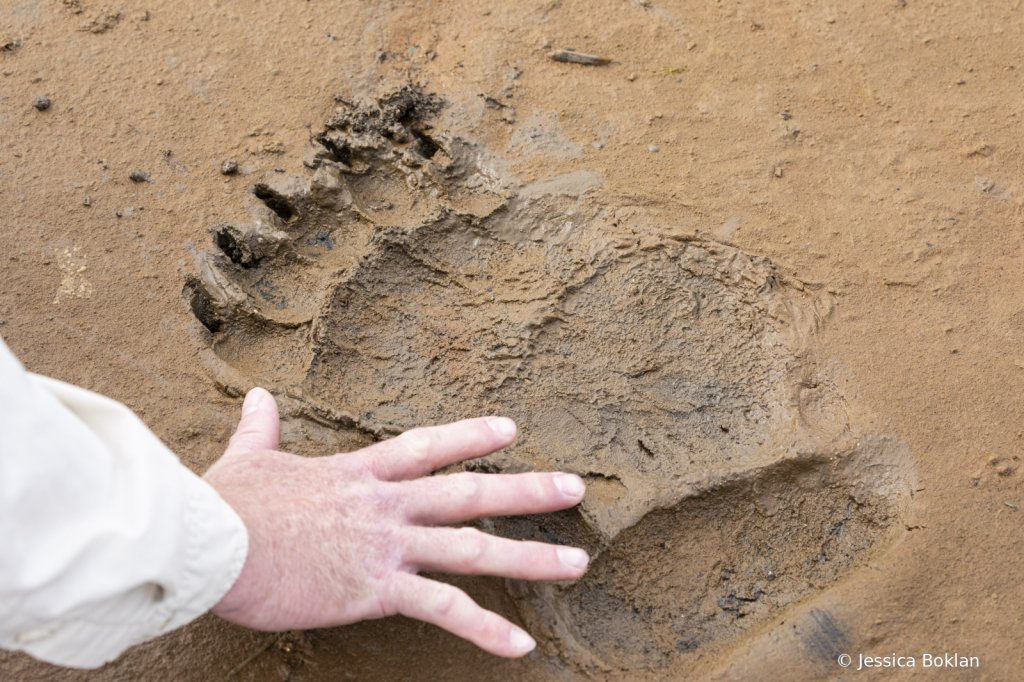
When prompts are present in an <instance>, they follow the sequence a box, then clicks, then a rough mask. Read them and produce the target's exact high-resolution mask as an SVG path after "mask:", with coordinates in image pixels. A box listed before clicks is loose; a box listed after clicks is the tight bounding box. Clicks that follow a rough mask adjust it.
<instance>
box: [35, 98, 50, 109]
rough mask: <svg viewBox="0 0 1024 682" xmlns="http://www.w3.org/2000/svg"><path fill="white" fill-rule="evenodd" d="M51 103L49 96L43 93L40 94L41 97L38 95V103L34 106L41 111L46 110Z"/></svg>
mask: <svg viewBox="0 0 1024 682" xmlns="http://www.w3.org/2000/svg"><path fill="white" fill-rule="evenodd" d="M50 104H51V102H50V98H49V97H43V96H42V95H40V96H39V97H36V103H35V104H33V105H32V106H34V107H35V108H36V109H38V110H39V111H46V110H47V109H49V108H50Z"/></svg>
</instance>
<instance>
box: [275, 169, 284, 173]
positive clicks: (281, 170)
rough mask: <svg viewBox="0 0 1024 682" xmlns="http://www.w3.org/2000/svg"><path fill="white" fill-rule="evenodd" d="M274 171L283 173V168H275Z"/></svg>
mask: <svg viewBox="0 0 1024 682" xmlns="http://www.w3.org/2000/svg"><path fill="white" fill-rule="evenodd" d="M274 172H275V173H284V168H275V169H274Z"/></svg>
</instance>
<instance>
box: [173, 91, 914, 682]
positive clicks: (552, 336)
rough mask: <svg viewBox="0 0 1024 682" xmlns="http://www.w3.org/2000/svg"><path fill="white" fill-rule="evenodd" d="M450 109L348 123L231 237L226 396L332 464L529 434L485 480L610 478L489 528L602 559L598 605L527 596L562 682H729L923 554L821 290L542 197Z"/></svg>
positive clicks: (582, 177) (379, 105)
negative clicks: (707, 681) (859, 569)
mask: <svg viewBox="0 0 1024 682" xmlns="http://www.w3.org/2000/svg"><path fill="white" fill-rule="evenodd" d="M443 108H444V103H443V101H442V100H440V98H438V97H436V96H434V95H430V94H426V93H423V92H420V91H418V90H414V89H411V88H405V89H401V90H397V91H392V92H388V93H385V94H384V95H382V96H380V97H378V98H377V99H376V100H375V101H366V102H361V103H348V102H342V106H340V107H339V108H338V109H337V110H336V112H335V114H334V116H332V117H331V118H330V120H328V121H327V123H326V125H325V126H324V128H323V130H322V131H321V132H319V133H318V134H316V135H315V136H314V137H313V140H312V146H311V147H310V149H308V150H307V152H306V156H305V165H306V166H307V168H308V169H309V171H311V172H310V173H306V174H304V175H295V176H283V175H281V174H278V173H268V174H267V175H266V176H265V177H264V178H263V179H262V180H260V181H258V182H256V183H255V184H254V185H253V186H252V188H251V192H250V195H249V198H248V199H247V202H248V208H249V210H250V212H251V214H252V217H253V219H252V221H251V222H249V223H242V224H222V225H217V226H214V227H213V228H212V229H211V243H210V246H209V247H208V248H207V249H206V250H205V251H203V252H201V253H200V254H199V257H198V268H197V269H198V276H193V277H190V278H189V279H188V281H187V283H186V285H185V288H184V291H183V294H182V296H183V300H184V303H185V305H187V306H188V308H189V310H191V312H192V313H193V315H194V318H195V324H194V325H193V328H192V329H191V334H192V336H193V338H194V340H195V343H196V345H197V347H198V348H199V349H200V356H201V357H202V359H203V362H204V364H205V366H206V368H207V370H208V372H209V374H210V376H211V377H212V378H213V380H214V381H215V382H216V383H217V386H218V387H219V388H220V389H221V391H223V392H224V393H226V394H228V395H229V396H232V397H237V396H240V395H242V394H244V392H245V391H247V390H248V389H249V388H251V387H252V386H255V385H260V386H264V387H266V388H268V389H270V390H272V391H273V392H274V393H275V395H277V396H278V398H279V401H280V403H281V405H282V410H283V414H284V417H285V419H284V424H283V433H284V439H285V441H286V443H288V444H289V445H290V446H292V447H293V449H296V450H298V451H303V449H304V448H305V449H306V451H308V452H310V453H313V452H320V453H322V452H324V451H325V448H328V449H333V450H331V451H347V450H351V449H354V448H357V447H360V446H362V445H366V444H368V443H371V442H374V441H376V440H380V439H383V438H388V437H392V436H394V435H396V434H398V433H401V432H402V431H404V430H406V429H409V428H413V427H415V426H418V425H424V424H431V423H443V422H448V421H452V420H456V419H460V418H464V417H469V416H474V415H480V414H503V415H507V416H510V417H512V418H514V419H516V421H517V422H518V423H519V425H520V436H519V438H518V440H517V442H516V443H515V444H514V445H513V446H512V447H510V448H508V449H507V450H505V451H503V452H501V453H497V454H495V455H492V456H490V457H487V458H483V459H480V460H476V461H473V462H470V463H467V464H465V465H464V467H465V468H467V469H471V470H477V471H484V472H520V471H531V470H562V471H571V472H575V473H578V474H579V475H581V476H583V477H584V478H585V479H586V480H587V482H588V486H589V488H588V495H587V498H586V500H585V501H584V502H583V503H582V504H581V505H580V506H579V507H578V508H576V509H574V510H570V511H567V512H561V513H558V514H551V515H545V516H540V517H524V518H514V519H495V520H489V521H483V522H481V527H483V528H484V529H485V530H488V531H490V532H494V533H498V534H501V535H505V536H508V537H515V538H530V539H539V540H542V541H547V542H555V543H564V544H574V545H579V546H583V547H585V548H586V549H587V550H588V551H589V552H590V553H591V556H592V557H593V559H592V566H591V569H590V571H589V572H588V573H587V575H586V576H585V577H584V578H582V579H581V580H579V581H577V582H575V583H567V584H527V583H520V582H517V581H509V582H508V583H507V590H508V592H509V595H510V596H511V597H512V598H513V600H514V603H515V604H516V607H517V610H518V613H519V616H520V618H521V619H522V621H523V622H524V623H525V624H526V625H527V627H528V628H530V630H531V631H532V632H534V633H535V634H536V635H539V638H540V639H539V641H540V651H539V655H540V656H541V657H542V658H544V659H545V660H546V661H547V662H548V663H549V664H550V665H551V666H553V667H554V668H555V669H557V670H560V671H562V673H563V674H570V675H573V674H576V673H581V674H587V675H594V674H601V673H614V672H617V671H619V672H621V671H630V670H639V669H644V670H649V671H654V672H657V671H659V670H660V671H671V670H673V669H676V668H677V667H678V666H691V662H690V659H691V657H693V656H694V653H695V652H697V651H699V652H701V654H702V655H701V661H702V662H703V663H702V665H708V664H709V661H713V660H717V659H718V658H719V656H720V655H721V654H724V653H725V652H726V651H728V649H729V647H730V646H731V645H733V644H735V643H736V642H737V641H739V640H740V639H741V638H742V637H743V636H744V635H746V634H748V633H750V632H753V631H754V630H756V628H758V627H759V626H762V625H764V624H765V623H768V622H770V621H771V620H772V619H773V618H776V617H778V616H779V615H780V614H781V613H783V612H784V611H785V609H786V608H787V607H789V606H792V605H794V604H797V603H799V602H801V600H803V599H804V598H805V597H807V596H808V595H810V594H811V593H812V592H816V591H820V590H821V589H822V588H827V587H828V586H829V585H831V584H833V583H835V582H836V581H838V580H840V579H841V578H842V577H843V575H844V574H846V572H847V571H849V570H850V569H851V568H853V567H855V566H858V565H860V564H862V563H863V562H864V561H866V560H867V559H868V558H869V557H873V556H878V555H880V554H881V553H884V552H885V550H886V549H887V548H888V547H890V546H892V544H893V543H895V542H896V541H897V540H898V539H899V538H900V536H901V535H902V534H903V533H904V532H905V530H904V528H905V524H904V521H905V519H906V518H908V513H909V505H910V495H911V482H912V479H913V476H914V474H913V470H912V466H911V464H910V459H909V456H908V452H907V448H906V447H905V446H904V445H902V444H901V443H900V442H899V441H898V439H897V438H895V437H894V436H893V435H892V434H883V433H873V432H869V431H864V430H863V429H861V428H859V427H858V426H857V424H858V420H857V419H856V416H855V415H856V413H857V407H856V406H855V405H850V404H849V403H848V402H847V400H846V399H845V398H844V397H843V396H842V395H841V393H840V392H839V390H838V389H837V388H836V386H835V385H834V383H833V380H832V378H831V377H830V375H829V373H828V372H826V371H824V370H822V369H821V366H820V362H819V359H818V354H819V353H818V351H817V350H816V347H815V333H816V330H817V329H818V327H819V325H821V324H822V323H823V321H824V320H825V319H826V318H827V317H828V316H829V314H830V312H831V310H832V296H831V294H830V293H829V292H828V291H827V289H826V288H825V287H824V286H823V285H820V284H816V285H812V284H810V283H805V282H801V281H799V280H797V279H795V278H793V277H790V276H786V275H785V274H784V273H783V272H782V271H781V270H779V269H778V268H776V267H775V266H774V265H773V264H772V262H770V261H769V260H768V259H766V258H763V257H759V256H756V255H752V254H748V253H744V252H743V251H741V250H739V249H737V248H734V247H732V246H729V245H726V244H722V243H718V242H715V241H713V240H711V239H709V238H708V237H707V236H706V235H701V234H699V233H696V232H687V231H684V230H679V231H676V232H673V231H671V230H669V231H668V234H670V235H671V236H670V237H666V238H655V237H651V236H649V235H646V234H644V235H639V234H637V233H636V232H635V231H634V230H632V229H631V225H630V221H631V219H632V218H634V217H635V216H634V215H632V214H629V213H626V212H624V211H621V210H619V204H620V200H619V198H617V197H616V196H614V195H613V194H612V193H609V192H605V191H603V190H602V189H601V187H600V186H601V179H600V177H599V176H596V175H595V174H593V173H589V172H587V171H577V172H575V173H572V174H569V175H566V176H558V177H555V178H551V179H547V180H544V181H541V182H538V183H535V184H532V185H524V184H523V183H520V182H518V181H517V179H516V178H515V177H514V176H513V175H512V174H511V173H510V172H509V171H508V167H507V164H505V162H504V161H503V159H502V158H501V157H500V156H498V155H495V154H492V153H491V152H489V151H488V150H487V149H486V148H484V146H483V145H481V144H480V143H479V142H477V141H475V140H473V139H470V138H469V137H467V136H460V135H456V134H453V133H443V134H442V133H437V132H436V131H435V130H434V128H433V126H432V124H431V121H432V118H433V117H434V116H436V115H437V114H438V112H440V111H441V110H442V109H443Z"/></svg>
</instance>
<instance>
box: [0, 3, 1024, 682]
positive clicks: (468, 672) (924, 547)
mask: <svg viewBox="0 0 1024 682" xmlns="http://www.w3.org/2000/svg"><path fill="white" fill-rule="evenodd" d="M1022 13H1024V9H1022V8H1021V7H1020V3H1019V2H1018V3H1013V2H1007V3H984V4H983V5H981V6H979V5H977V4H974V3H942V4H932V3H925V2H915V1H913V0H907V2H903V1H902V0H900V1H899V2H890V1H888V0H887V1H886V2H880V3H869V4H864V5H857V6H854V5H852V4H850V3H829V2H825V3H815V2H810V3H797V2H792V3H791V2H782V3H751V4H747V3H727V2H717V3H715V2H701V3H686V2H650V1H647V0H634V1H631V2H630V1H625V0H622V1H611V2H601V3H584V2H575V1H571V0H565V1H560V0H547V1H545V2H531V1H527V2H519V3H479V2H451V3H443V4H442V3H436V2H420V3H412V2H405V3H403V2H390V3H387V2H354V1H353V2H326V1H324V0H312V1H309V2H298V1H292V0H290V1H288V2H279V3H265V2H259V3H256V2H216V1H215V2H177V3H173V4H166V5H160V4H153V5H147V4H146V3H142V2H136V1H135V0H126V1H125V2H123V3H122V4H120V5H118V6H116V7H114V6H113V5H103V4H102V3H98V2H91V0H75V1H72V0H63V1H57V0H42V1H39V2H18V1H16V0H3V1H2V2H0V47H2V50H0V73H2V75H0V258H2V269H0V335H2V336H3V337H4V338H5V340H6V341H7V343H8V344H9V345H10V347H11V349H12V350H13V351H14V352H15V353H16V354H17V355H18V356H19V357H20V358H21V359H22V360H23V362H24V363H25V364H26V366H27V367H28V368H29V369H30V370H32V371H36V372H40V373H43V374H48V375H51V376H54V377H57V378H59V379H62V380H65V381H69V382H73V383H76V384H79V385H82V386H84V387H86V388H89V389H92V390H95V391H98V392H101V393H104V394H106V395H110V396H112V397H114V398H116V399H118V400H121V401H123V402H124V403H126V404H127V405H129V406H130V407H131V408H133V409H134V410H135V411H136V412H138V413H139V414H140V415H141V416H142V418H143V419H144V420H145V421H146V423H147V424H149V426H150V427H151V428H152V429H153V430H154V431H155V432H156V433H157V434H158V435H159V436H160V437H161V438H162V439H163V440H164V441H165V442H166V443H168V445H169V446H170V447H171V448H172V449H174V450H175V451H176V452H177V453H179V455H180V456H181V458H182V460H183V461H184V462H185V463H187V464H188V465H189V466H190V467H192V468H193V469H194V470H196V471H197V472H202V471H204V470H205V469H206V468H207V467H208V466H209V465H210V464H211V463H212V462H213V461H214V460H215V459H216V458H217V456H218V454H219V452H220V451H221V450H222V448H223V446H224V444H225V442H226V440H227V438H228V436H229V435H230V433H231V430H232V427H233V424H234V422H235V419H236V415H237V413H238V409H239V405H240V402H241V396H242V395H243V394H244V393H245V391H246V390H248V389H249V388H251V387H253V386H256V385H260V386H264V387H266V388H268V389H270V390H271V391H273V392H274V394H275V395H276V396H277V398H278V401H279V403H280V405H281V407H282V412H283V416H284V424H283V441H284V442H283V447H284V448H285V449H290V450H292V451H295V452H299V453H302V454H305V455H309V456H317V455H323V454H329V453H332V452H338V451H340V452H345V451H349V450H353V449H356V448H359V447H362V446H363V445H366V444H369V443H372V442H374V441H376V440H380V439H383V438H389V437H392V436H393V435H395V434H397V433H401V432H402V431H403V430H405V429H408V428H411V427H413V426H416V425H422V424H428V423H440V422H445V421H451V420H454V419H459V418H463V417H467V416H473V415H479V414H504V415H508V416H510V417H513V418H515V419H516V420H517V422H518V423H519V425H520V437H519V438H518V440H517V442H516V443H515V444H514V445H513V446H512V447H510V448H508V449H507V450H506V451H503V452H501V453H497V454H495V455H493V456H491V457H487V458H483V459H481V460H476V461H473V462H470V463H467V464H466V465H464V466H465V468H468V469H472V470H477V471H484V472H503V471H504V472H518V471H530V470H554V469H558V470H563V471H572V472H576V473H578V474H580V475H581V476H583V477H584V478H585V479H586V480H587V483H588V495H587V499H586V500H585V501H584V502H583V504H581V505H580V506H579V507H578V508H576V509H574V510H570V511H567V512H562V513H558V514H551V515H546V516H541V517H525V518H515V519H494V520H490V521H484V522H481V524H480V526H481V527H482V528H483V529H485V530H488V531H489V532H493V533H497V534H500V535H505V536H508V537H516V538H531V539H539V540H544V541H549V542H559V543H569V544H576V545H580V546H583V547H586V548H587V549H588V551H590V553H591V556H592V557H593V561H592V565H591V568H590V570H589V572H588V573H587V575H586V576H585V577H584V578H582V579H581V580H579V581H577V582H575V583H564V584H563V583H554V584H527V583H520V582H517V581H504V580H498V579H490V578H472V579H468V578H453V579H452V580H454V582H456V583H457V584H459V585H461V586H463V587H464V588H465V589H467V590H468V591H470V593H471V594H472V595H473V596H474V597H476V598H477V599H478V600H479V601H480V602H481V603H483V604H484V605H486V606H487V607H489V608H492V609H495V610H497V611H500V612H501V613H503V614H505V615H507V616H508V617H510V618H512V619H514V620H516V621H517V622H519V623H521V624H522V625H524V627H526V628H528V629H529V630H530V631H531V632H532V633H533V634H534V635H535V636H536V637H537V638H538V642H539V646H538V649H537V651H536V652H535V653H533V654H531V655H530V656H529V657H527V658H526V659H522V660H518V661H505V660H500V659H497V658H494V657H491V656H489V655H487V654H484V653H482V652H480V651H478V650H477V649H475V647H473V646H472V645H470V644H467V643H464V642H461V641H459V640H457V639H455V638H454V637H452V636H450V635H448V634H447V633H445V632H443V631H440V630H438V629H436V628H434V627H433V626H429V625H424V624H420V623H417V622H414V621H409V620H406V619H402V618H390V619H385V620H381V621H376V622H368V623H363V624H359V625H355V626H349V627H344V628H336V629H328V630H319V631H306V632H291V633H284V634H273V635H268V634H266V633H257V632H251V631H247V630H244V629H241V628H237V627H234V626H231V625H228V624H226V623H223V622H221V621H219V620H217V619H215V618H213V617H205V618H202V619H200V620H199V621H198V622H196V623H194V624H193V625H191V626H189V627H187V628H183V629H181V630H179V631H176V632H174V633H172V634H170V635H167V636H165V637H163V638H161V639H158V640H156V641H153V642H150V643H147V644H145V645H143V646H140V647H137V648H135V649H133V650H131V651H129V652H128V653H127V654H125V655H124V656H123V657H122V658H120V659H119V660H118V661H115V662H114V663H111V664H109V665H107V666H106V667H104V668H103V669H101V670H98V671H67V670H59V669H56V668H53V667H50V666H46V665H44V664H41V663H38V662H35V661H33V660H32V659H30V658H29V657H27V656H24V655H21V654H10V653H0V678H2V679H4V680H8V679H10V680H103V681H108V680H109V681H114V680H142V679H144V680H239V681H242V680H251V681H260V682H264V681H266V682H270V681H283V680H292V681H293V682H298V681H302V680H309V681H314V680H325V681H326V680H349V679H351V680H371V681H373V680H389V681H391V680H443V679H444V680H447V679H462V680H699V679H706V680H761V679H764V680H778V679H786V680H805V679H807V680H810V679H836V680H841V679H843V680H849V679H854V678H855V677H856V678H857V679H862V678H863V679H903V678H908V679H910V678H914V679H916V678H923V677H928V678H929V679H985V680H1012V679H1017V678H1018V677H1019V671H1020V670H1021V669H1022V665H1024V660H1022V653H1021V652H1022V648H1021V646H1020V645H1021V634H1020V623H1021V622H1022V621H1024V588H1022V587H1021V585H1022V584H1024V570H1022V562H1021V555H1022V552H1024V547H1022V545H1021V522H1022V519H1024V514H1022V512H1024V509H1022V510H1021V511H1018V509H1019V508H1020V507H1021V506H1024V496H1022V495H1021V483H1020V481H1021V472H1020V471H1019V466H1020V456H1021V454H1024V423H1022V419H1021V417H1022V412H1024V400H1022V395H1024V296H1022V295H1021V294H1020V291H1021V286H1022V279H1024V273H1022V269H1021V251H1022V241H1024V220H1022V214H1024V211H1022V207H1024V193H1022V192H1024V188H1022V187H1021V186H1020V183H1021V177H1022V175H1021V170H1022V164H1021V160H1022V157H1021V141H1022V139H1024V136H1022V132H1024V131H1022V126H1021V118H1022V117H1024V96H1022V95H1024V92H1022V79H1021V70H1022V69H1024V60H1022V54H1021V48H1020V40H1019V37H1020V35H1022V33H1024V19H1022V16H1024V14H1022ZM563 49H565V50H575V51H578V52H581V53H585V54H590V55H595V56H598V57H600V58H602V59H601V61H603V60H605V59H607V60H608V63H606V64H579V63H566V62H564V61H557V60H554V59H550V58H549V57H548V56H547V55H548V53H550V52H553V51H555V50H563ZM40 97H42V98H47V99H48V100H49V106H45V102H43V101H41V100H37V98H40ZM37 103H38V106H37ZM954 652H955V653H957V654H958V656H973V657H976V658H977V659H978V665H979V667H977V668H975V669H972V670H961V669H952V670H951V669H945V668H943V669H936V668H934V667H932V668H923V667H922V665H923V658H922V657H923V655H924V654H931V655H942V654H953V653H954ZM844 653H845V654H850V655H852V656H853V660H854V665H853V668H852V669H844V668H842V667H840V666H839V665H838V664H837V663H836V659H837V658H838V656H839V655H840V654H844ZM859 654H864V655H865V656H891V655H893V654H896V655H897V656H913V657H914V658H915V662H916V667H915V668H914V669H902V670H898V671H894V670H892V669H891V668H890V669H881V670H875V669H871V670H869V669H863V670H860V671H856V670H855V669H856V667H857V665H858V663H857V659H858V655H859Z"/></svg>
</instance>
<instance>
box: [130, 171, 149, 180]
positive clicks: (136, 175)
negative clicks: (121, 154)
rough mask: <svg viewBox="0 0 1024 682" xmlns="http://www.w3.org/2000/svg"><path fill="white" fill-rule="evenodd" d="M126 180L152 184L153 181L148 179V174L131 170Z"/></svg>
mask: <svg viewBox="0 0 1024 682" xmlns="http://www.w3.org/2000/svg"><path fill="white" fill-rule="evenodd" d="M128 179H129V180H131V181H132V182H153V180H152V179H150V177H149V174H148V173H143V172H142V171H138V170H133V171H132V172H131V173H129V174H128Z"/></svg>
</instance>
